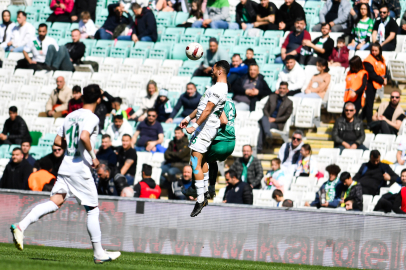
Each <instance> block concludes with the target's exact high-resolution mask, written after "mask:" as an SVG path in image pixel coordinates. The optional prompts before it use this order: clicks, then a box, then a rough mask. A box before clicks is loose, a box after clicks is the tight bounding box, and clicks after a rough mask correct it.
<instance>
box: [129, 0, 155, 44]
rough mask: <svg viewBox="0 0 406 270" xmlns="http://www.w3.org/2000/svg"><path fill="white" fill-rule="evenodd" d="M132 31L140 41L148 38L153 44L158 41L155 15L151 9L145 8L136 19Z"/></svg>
mask: <svg viewBox="0 0 406 270" xmlns="http://www.w3.org/2000/svg"><path fill="white" fill-rule="evenodd" d="M132 29H133V33H135V34H136V35H137V37H138V39H141V38H142V37H146V36H148V37H150V38H151V39H152V41H153V42H155V41H157V39H158V31H157V26H156V20H155V15H154V13H153V12H152V10H151V9H150V8H149V7H143V8H142V12H141V15H139V16H137V17H135V21H134V24H133V26H132Z"/></svg>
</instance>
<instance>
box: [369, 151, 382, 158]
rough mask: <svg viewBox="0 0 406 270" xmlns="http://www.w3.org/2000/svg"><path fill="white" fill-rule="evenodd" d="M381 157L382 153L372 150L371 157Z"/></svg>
mask: <svg viewBox="0 0 406 270" xmlns="http://www.w3.org/2000/svg"><path fill="white" fill-rule="evenodd" d="M380 156H381V153H379V151H378V150H372V151H371V153H370V154H369V157H370V158H371V157H373V158H379V157H380Z"/></svg>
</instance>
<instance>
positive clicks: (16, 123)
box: [0, 106, 31, 145]
mask: <svg viewBox="0 0 406 270" xmlns="http://www.w3.org/2000/svg"><path fill="white" fill-rule="evenodd" d="M8 115H9V116H10V118H8V119H7V120H6V122H5V123H4V126H3V132H2V133H1V134H0V145H2V144H21V143H22V142H23V141H29V142H30V143H31V135H30V132H29V131H28V127H27V124H26V123H25V121H24V119H23V118H22V117H21V116H19V115H18V113H17V107H16V106H11V107H10V108H9V109H8Z"/></svg>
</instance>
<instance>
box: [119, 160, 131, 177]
mask: <svg viewBox="0 0 406 270" xmlns="http://www.w3.org/2000/svg"><path fill="white" fill-rule="evenodd" d="M133 163H134V160H133V159H126V160H125V162H124V165H123V167H122V168H121V170H120V173H121V174H122V175H126V173H127V171H128V169H130V167H131V165H133Z"/></svg>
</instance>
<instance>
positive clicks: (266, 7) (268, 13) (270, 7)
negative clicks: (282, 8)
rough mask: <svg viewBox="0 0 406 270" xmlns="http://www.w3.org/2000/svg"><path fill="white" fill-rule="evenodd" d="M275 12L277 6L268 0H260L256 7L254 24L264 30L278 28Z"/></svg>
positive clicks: (276, 11)
mask: <svg viewBox="0 0 406 270" xmlns="http://www.w3.org/2000/svg"><path fill="white" fill-rule="evenodd" d="M277 13H278V8H277V7H276V6H275V4H274V3H272V2H270V1H269V0H261V1H260V5H259V7H258V13H257V22H256V23H254V26H255V27H257V28H259V29H262V30H264V31H266V30H279V25H278V20H277V18H276V14H277Z"/></svg>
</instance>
